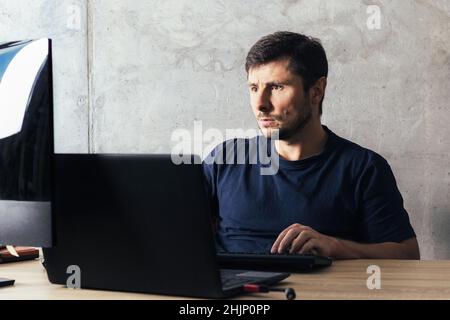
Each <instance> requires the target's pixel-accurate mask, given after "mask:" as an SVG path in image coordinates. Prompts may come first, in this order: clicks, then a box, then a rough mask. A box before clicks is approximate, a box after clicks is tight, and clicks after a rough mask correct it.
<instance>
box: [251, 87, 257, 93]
mask: <svg viewBox="0 0 450 320" xmlns="http://www.w3.org/2000/svg"><path fill="white" fill-rule="evenodd" d="M250 91H253V92H256V91H258V88H256V87H250Z"/></svg>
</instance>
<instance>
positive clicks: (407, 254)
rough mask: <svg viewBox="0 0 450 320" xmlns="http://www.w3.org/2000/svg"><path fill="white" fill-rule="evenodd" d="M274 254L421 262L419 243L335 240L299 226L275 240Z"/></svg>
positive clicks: (413, 241) (411, 239)
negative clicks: (310, 254)
mask: <svg viewBox="0 0 450 320" xmlns="http://www.w3.org/2000/svg"><path fill="white" fill-rule="evenodd" d="M270 251H271V252H272V253H283V252H289V253H300V254H302V253H312V254H315V255H319V256H325V257H331V258H333V259H411V260H416V259H420V251H419V245H418V243H417V239H416V238H415V237H414V238H410V239H407V240H404V241H402V242H383V243H358V242H354V241H350V240H344V239H338V238H333V237H330V236H326V235H324V234H321V233H319V232H317V231H316V230H313V229H312V228H310V227H308V226H304V225H301V224H298V223H295V224H293V225H291V226H289V227H287V228H286V229H284V230H283V231H282V232H281V233H280V235H279V236H278V238H277V240H275V242H274V244H273V246H272V249H271V250H270Z"/></svg>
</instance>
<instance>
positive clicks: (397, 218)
mask: <svg viewBox="0 0 450 320" xmlns="http://www.w3.org/2000/svg"><path fill="white" fill-rule="evenodd" d="M358 180H359V181H358V184H357V188H356V190H355V191H356V194H357V195H358V197H359V207H360V230H359V234H360V237H361V239H362V241H363V242H366V243H381V242H401V241H403V240H406V239H409V238H412V237H415V236H416V235H415V233H414V230H413V228H412V226H411V224H410V221H409V217H408V213H407V212H406V210H405V208H404V206H403V198H402V196H401V194H400V191H399V190H398V187H397V183H396V181H395V177H394V174H393V172H392V170H391V168H390V166H389V164H388V163H387V161H386V160H385V159H383V158H382V157H381V156H379V155H377V154H375V153H374V154H373V155H372V160H371V161H369V163H368V165H367V166H366V167H365V169H364V171H363V172H362V174H361V175H360V176H359V179H358Z"/></svg>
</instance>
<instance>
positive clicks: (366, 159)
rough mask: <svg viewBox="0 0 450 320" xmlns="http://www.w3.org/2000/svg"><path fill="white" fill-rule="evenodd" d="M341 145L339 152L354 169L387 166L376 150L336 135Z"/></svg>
mask: <svg viewBox="0 0 450 320" xmlns="http://www.w3.org/2000/svg"><path fill="white" fill-rule="evenodd" d="M336 139H337V141H338V143H339V145H340V146H341V148H340V150H341V151H340V154H341V157H342V159H343V160H344V161H346V162H348V163H350V164H352V165H354V166H355V169H366V168H368V167H370V166H376V167H378V166H388V162H387V160H386V159H385V158H384V157H383V156H382V155H381V154H379V153H378V152H376V151H374V150H371V149H369V148H367V147H364V146H361V145H360V144H358V143H356V142H353V141H350V140H348V139H345V138H342V137H339V136H336Z"/></svg>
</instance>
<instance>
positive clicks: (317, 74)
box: [245, 31, 328, 115]
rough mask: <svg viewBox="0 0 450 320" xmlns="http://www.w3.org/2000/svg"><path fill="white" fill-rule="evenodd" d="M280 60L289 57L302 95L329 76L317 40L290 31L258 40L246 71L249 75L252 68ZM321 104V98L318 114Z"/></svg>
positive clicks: (323, 54) (246, 63)
mask: <svg viewBox="0 0 450 320" xmlns="http://www.w3.org/2000/svg"><path fill="white" fill-rule="evenodd" d="M282 58H289V60H290V62H289V69H290V70H291V71H293V72H294V73H295V74H296V75H298V76H300V77H301V78H302V80H303V89H304V91H305V93H306V92H308V90H309V89H310V88H311V87H312V86H313V85H314V84H315V83H316V82H317V80H319V79H320V78H321V77H327V76H328V61H327V56H326V54H325V50H324V48H323V47H322V44H321V43H320V40H319V39H315V38H311V37H308V36H305V35H303V34H299V33H295V32H289V31H278V32H275V33H273V34H269V35H267V36H264V37H262V38H261V39H259V40H258V42H256V43H255V44H254V45H253V46H252V47H251V49H250V51H249V52H248V54H247V58H246V61H245V70H246V71H247V73H248V72H249V70H250V69H251V68H252V67H257V66H260V65H263V64H265V63H268V62H272V61H275V60H278V59H282ZM322 102H323V98H322V101H320V107H319V114H320V115H322Z"/></svg>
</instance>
